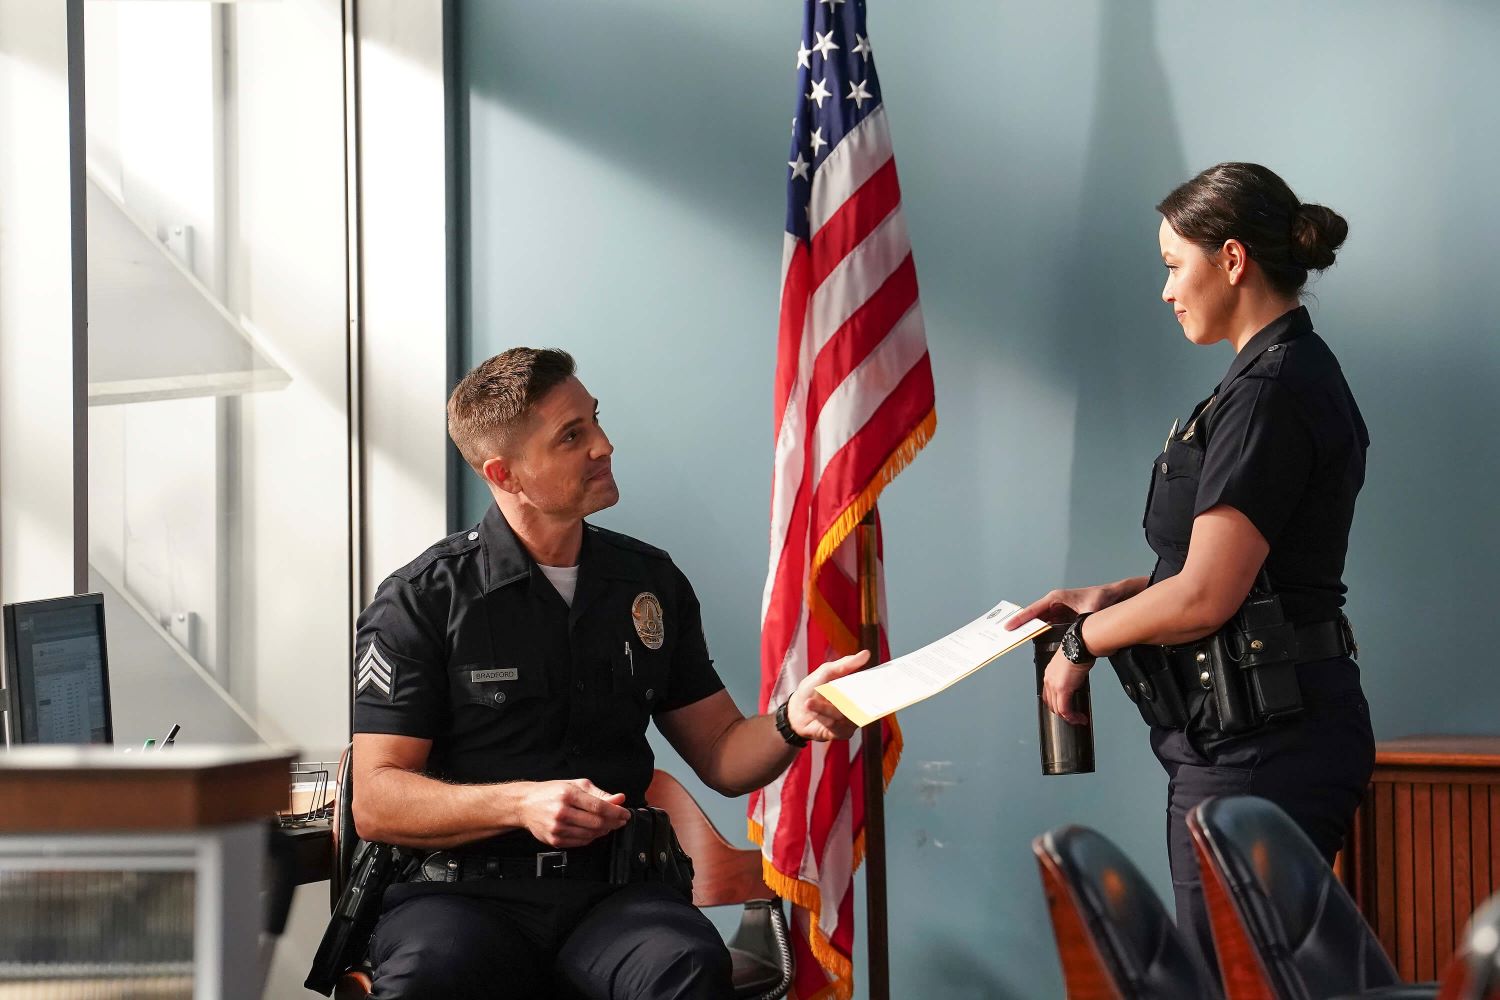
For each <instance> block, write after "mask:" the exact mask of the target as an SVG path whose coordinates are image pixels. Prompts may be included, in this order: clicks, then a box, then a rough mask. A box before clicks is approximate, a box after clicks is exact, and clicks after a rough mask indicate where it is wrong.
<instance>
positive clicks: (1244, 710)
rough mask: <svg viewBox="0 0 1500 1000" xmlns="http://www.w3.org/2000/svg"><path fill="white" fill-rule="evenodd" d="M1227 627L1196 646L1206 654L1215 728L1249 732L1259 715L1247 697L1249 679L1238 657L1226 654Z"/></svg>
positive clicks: (1228, 651)
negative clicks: (1217, 725) (1215, 712)
mask: <svg viewBox="0 0 1500 1000" xmlns="http://www.w3.org/2000/svg"><path fill="white" fill-rule="evenodd" d="M1227 631H1228V630H1227V629H1225V630H1221V631H1219V632H1215V633H1214V634H1213V635H1211V636H1209V637H1208V638H1206V639H1204V640H1203V641H1202V642H1201V643H1200V644H1199V647H1198V648H1199V650H1200V651H1201V652H1204V653H1207V654H1208V670H1209V673H1210V675H1211V676H1212V679H1211V681H1210V687H1211V688H1212V689H1213V698H1214V708H1215V709H1216V710H1217V714H1218V717H1219V728H1220V729H1221V730H1223V731H1224V732H1225V733H1244V732H1249V731H1250V730H1252V729H1254V728H1255V727H1256V726H1258V725H1260V724H1261V722H1262V719H1261V717H1260V714H1259V713H1258V712H1256V710H1255V705H1254V704H1253V703H1252V702H1251V700H1250V683H1249V677H1248V676H1247V674H1246V672H1245V671H1244V670H1242V669H1241V668H1240V663H1239V659H1238V658H1237V657H1234V656H1231V655H1230V649H1229V644H1228V642H1227V641H1226V640H1225V633H1226V632H1227Z"/></svg>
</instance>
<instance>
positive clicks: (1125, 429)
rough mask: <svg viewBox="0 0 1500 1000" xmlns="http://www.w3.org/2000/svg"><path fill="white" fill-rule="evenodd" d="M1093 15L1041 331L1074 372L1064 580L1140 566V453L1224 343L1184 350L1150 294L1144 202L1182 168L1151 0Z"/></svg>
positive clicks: (1217, 362)
mask: <svg viewBox="0 0 1500 1000" xmlns="http://www.w3.org/2000/svg"><path fill="white" fill-rule="evenodd" d="M1101 17H1102V22H1101V25H1100V34H1099V74H1098V84H1097V88H1098V89H1097V94H1096V99H1095V103H1094V115H1093V123H1092V126H1091V128H1090V131H1089V141H1088V149H1087V153H1086V157H1087V159H1086V165H1085V170H1084V176H1083V191H1082V205H1081V211H1080V213H1079V216H1078V219H1079V222H1078V229H1077V233H1076V236H1075V239H1074V250H1073V254H1072V259H1071V260H1070V261H1069V262H1068V263H1067V265H1066V266H1065V267H1064V268H1063V269H1062V271H1061V277H1062V282H1063V284H1062V287H1060V288H1059V289H1058V294H1057V295H1056V296H1055V301H1058V302H1062V303H1065V305H1064V307H1063V309H1062V311H1061V313H1060V315H1061V317H1062V320H1063V323H1062V326H1061V328H1060V329H1059V330H1058V331H1057V334H1056V336H1055V337H1053V338H1051V343H1052V344H1053V345H1054V347H1053V350H1054V351H1055V352H1056V354H1057V357H1058V363H1059V364H1062V365H1066V366H1068V367H1069V368H1071V369H1072V370H1073V371H1074V372H1075V374H1076V377H1077V380H1078V382H1077V385H1078V390H1077V391H1078V395H1077V400H1078V410H1077V419H1076V420H1075V421H1074V442H1073V469H1072V476H1071V482H1072V500H1071V509H1070V511H1069V521H1068V539H1069V548H1068V558H1067V563H1066V566H1067V585H1069V586H1078V585H1084V586H1086V585H1090V584H1095V583H1103V582H1105V581H1106V580H1112V579H1117V578H1119V577H1122V576H1128V575H1135V574H1138V573H1144V572H1147V571H1149V569H1150V567H1151V565H1152V561H1153V558H1152V556H1151V553H1150V550H1148V549H1147V548H1146V544H1145V540H1144V538H1143V537H1142V536H1141V531H1140V513H1141V511H1142V510H1143V509H1144V506H1145V490H1146V484H1147V476H1148V469H1149V467H1150V464H1151V460H1152V459H1153V458H1154V457H1155V456H1156V454H1157V450H1158V445H1159V442H1160V440H1162V439H1163V438H1165V436H1166V432H1167V429H1168V427H1169V426H1170V424H1171V422H1172V418H1173V417H1174V416H1177V415H1179V413H1183V414H1185V413H1186V411H1187V410H1188V409H1189V408H1190V406H1191V405H1192V403H1193V402H1195V401H1196V400H1197V399H1199V398H1200V397H1201V396H1204V395H1207V389H1208V388H1209V387H1210V386H1211V384H1212V382H1213V381H1216V380H1217V378H1218V372H1219V369H1220V368H1221V367H1224V368H1227V367H1228V365H1229V355H1228V354H1227V353H1225V352H1216V351H1209V350H1197V351H1194V350H1193V347H1192V345H1190V344H1188V343H1187V342H1186V341H1185V340H1184V339H1183V337H1182V335H1181V334H1180V333H1179V332H1178V330H1177V328H1176V323H1175V322H1173V320H1172V317H1171V312H1170V311H1169V310H1168V309H1167V307H1166V306H1165V305H1164V304H1162V303H1160V302H1159V301H1157V299H1158V296H1159V294H1160V290H1161V285H1162V281H1163V280H1164V278H1165V272H1164V270H1163V269H1162V265H1161V258H1160V255H1159V251H1158V245H1157V236H1156V230H1157V226H1158V224H1159V222H1160V217H1159V216H1158V215H1157V214H1156V213H1155V212H1154V211H1153V206H1154V205H1155V200H1156V199H1159V198H1161V197H1163V196H1165V195H1166V194H1167V192H1168V191H1170V190H1171V189H1172V188H1173V187H1175V186H1176V185H1177V184H1179V183H1181V182H1182V181H1183V180H1186V179H1187V177H1188V176H1190V175H1191V174H1192V173H1194V172H1196V171H1195V168H1194V167H1193V166H1192V165H1190V164H1188V163H1187V162H1186V157H1185V155H1184V153H1183V148H1182V139H1181V135H1180V132H1179V129H1178V125H1177V122H1176V120H1175V119H1174V117H1173V114H1172V102H1171V94H1170V91H1169V89H1168V86H1167V80H1166V73H1165V70H1164V68H1163V66H1162V59H1161V53H1160V52H1159V51H1158V49H1157V43H1156V8H1155V5H1154V4H1149V5H1147V4H1119V3H1106V4H1103V5H1102V7H1101ZM1205 166H1206V164H1205ZM1141 192H1159V194H1155V195H1153V196H1152V200H1150V201H1144V200H1142V196H1141ZM1152 305H1155V306H1156V307H1157V308H1156V309H1154V310H1153V309H1152V308H1151V307H1152ZM1210 373H1212V374H1210ZM1081 543H1082V544H1081ZM1085 546H1086V547H1085ZM1058 582H1059V584H1062V583H1063V581H1058Z"/></svg>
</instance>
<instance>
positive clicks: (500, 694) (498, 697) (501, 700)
mask: <svg viewBox="0 0 1500 1000" xmlns="http://www.w3.org/2000/svg"><path fill="white" fill-rule="evenodd" d="M491 700H492V701H494V703H495V704H496V705H504V704H505V692H504V691H496V692H495V696H494V698H492V699H491Z"/></svg>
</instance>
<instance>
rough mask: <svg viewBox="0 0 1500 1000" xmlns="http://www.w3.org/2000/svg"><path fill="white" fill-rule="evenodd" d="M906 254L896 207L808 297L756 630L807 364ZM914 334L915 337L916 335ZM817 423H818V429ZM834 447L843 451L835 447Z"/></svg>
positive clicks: (820, 457) (776, 546) (794, 456)
mask: <svg viewBox="0 0 1500 1000" xmlns="http://www.w3.org/2000/svg"><path fill="white" fill-rule="evenodd" d="M865 120H866V121H868V120H869V119H865ZM910 253H911V237H910V235H909V234H908V233H907V230H906V221H905V219H904V218H903V216H902V214H901V207H900V206H899V205H897V206H896V208H895V209H894V210H893V211H892V212H891V214H890V215H888V216H886V218H885V219H884V220H883V221H882V222H881V223H880V224H879V225H878V226H876V227H875V229H874V230H872V231H871V232H870V234H869V235H868V236H866V237H865V239H864V240H862V241H861V242H860V244H859V245H858V246H857V247H855V248H854V250H852V251H851V252H850V253H849V254H848V255H847V256H846V257H845V258H844V259H843V261H841V262H840V263H839V265H838V266H837V267H836V268H834V270H833V271H832V272H831V273H830V274H829V275H828V278H827V279H826V280H825V281H824V282H823V284H822V285H821V286H819V288H818V291H817V292H816V293H814V295H813V299H812V303H811V305H810V306H809V308H808V311H807V326H806V327H805V328H804V330H803V335H802V345H801V346H802V350H801V352H800V360H799V365H798V372H797V381H796V382H795V383H794V384H793V386H792V390H791V392H790V393H789V394H788V396H787V406H786V412H785V413H783V414H782V418H781V433H780V435H779V436H778V437H777V441H776V453H775V459H774V464H773V471H772V480H771V501H772V502H771V531H770V540H771V555H770V565H769V570H768V572H767V573H766V585H765V590H764V591H763V592H762V595H761V624H762V625H764V624H765V619H766V615H767V613H768V612H769V611H770V607H771V599H772V594H773V590H774V587H775V582H776V568H777V566H778V564H779V561H780V559H781V557H782V553H783V551H784V549H785V543H786V533H787V529H788V527H789V526H790V524H791V520H792V515H793V512H794V504H795V502H796V497H797V490H798V489H799V488H800V487H801V485H802V477H801V473H802V468H803V465H804V461H803V459H804V450H803V449H804V442H805V441H806V434H805V433H804V428H805V420H806V417H805V414H806V389H807V384H808V382H809V381H810V379H811V378H812V366H813V361H814V359H815V358H816V357H817V353H818V351H820V350H822V348H823V347H824V345H826V344H827V343H828V341H829V340H830V339H831V338H832V337H833V335H834V333H836V332H837V331H838V329H839V327H841V326H843V324H844V323H845V322H846V321H847V320H848V318H849V317H850V316H852V315H854V312H855V311H856V310H857V309H858V308H859V307H860V306H861V305H863V304H864V302H865V301H866V300H867V299H869V297H870V296H871V295H872V294H874V293H875V291H876V290H878V289H879V288H880V286H881V285H883V284H884V283H885V281H886V280H887V279H888V278H889V277H890V275H891V273H892V272H893V271H895V270H896V268H897V267H899V266H900V265H901V262H902V261H904V260H905V259H906V257H907V255H908V254H910ZM907 315H908V316H910V315H911V314H910V313H908V314H907ZM918 332H919V334H920V330H919V331H918ZM866 360H868V359H866ZM851 374H852V373H851ZM845 384H847V376H846V383H845ZM893 384H894V383H893ZM825 409H826V407H825ZM821 422H822V420H821V417H820V419H819V423H820V424H821ZM861 425H863V421H861ZM839 447H843V445H842V444H840V445H839ZM831 455H832V453H831V452H826V451H821V450H819V451H815V452H814V461H815V462H817V463H818V465H819V469H818V472H819V474H820V475H821V473H822V469H823V468H825V467H826V466H827V463H828V458H829V457H830V456H831ZM793 476H795V477H796V481H795V482H794V481H793V480H792V477H793ZM814 482H815V483H816V480H814ZM814 488H816V487H814Z"/></svg>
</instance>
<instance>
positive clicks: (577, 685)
mask: <svg viewBox="0 0 1500 1000" xmlns="http://www.w3.org/2000/svg"><path fill="white" fill-rule="evenodd" d="M573 686H574V687H575V688H577V689H578V690H579V691H582V690H583V681H579V682H578V683H577V684H574V685H573Z"/></svg>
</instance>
